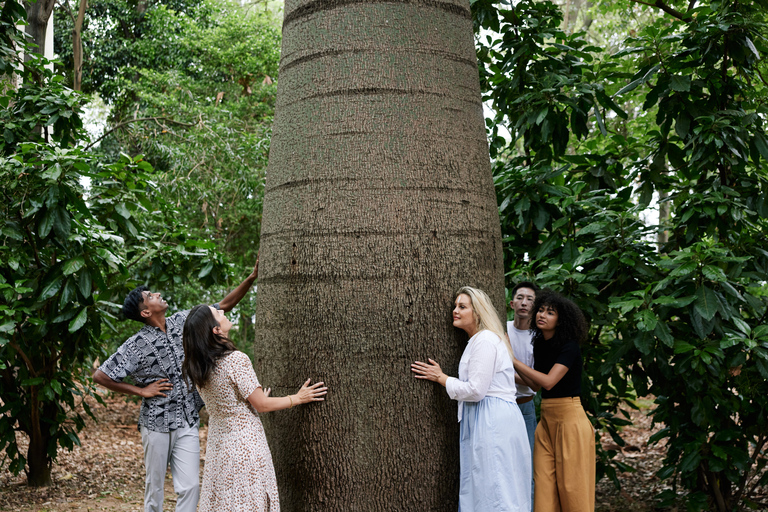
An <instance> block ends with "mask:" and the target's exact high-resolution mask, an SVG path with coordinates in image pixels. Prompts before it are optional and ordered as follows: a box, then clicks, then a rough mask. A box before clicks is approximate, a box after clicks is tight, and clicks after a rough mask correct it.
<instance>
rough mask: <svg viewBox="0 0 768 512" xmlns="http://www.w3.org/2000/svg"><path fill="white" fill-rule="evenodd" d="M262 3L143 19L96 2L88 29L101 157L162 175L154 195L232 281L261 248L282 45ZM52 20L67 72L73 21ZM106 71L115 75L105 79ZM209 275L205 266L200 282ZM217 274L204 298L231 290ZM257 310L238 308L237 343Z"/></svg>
mask: <svg viewBox="0 0 768 512" xmlns="http://www.w3.org/2000/svg"><path fill="white" fill-rule="evenodd" d="M267 7H268V5H267V4H266V3H260V4H258V5H240V4H239V3H234V2H209V1H197V2H181V3H180V2H175V3H174V2H172V3H167V2H165V3H149V4H146V5H143V6H141V12H140V13H139V12H138V11H137V9H139V6H137V5H136V4H135V3H130V2H129V3H120V2H115V1H113V0H109V1H107V2H103V1H100V0H95V2H92V5H90V7H89V9H88V11H86V21H85V23H84V27H85V28H84V32H83V37H84V41H85V46H86V54H87V61H88V62H87V65H86V68H85V71H84V73H85V85H84V87H85V90H86V91H91V92H94V93H99V94H100V95H101V97H103V98H104V99H105V100H107V102H108V103H109V108H110V116H109V120H108V122H107V127H106V130H105V134H104V135H103V137H102V138H100V140H99V141H98V151H99V152H100V153H103V154H105V155H106V157H107V158H109V159H115V158H118V157H119V155H120V154H121V153H126V154H129V155H137V154H142V155H144V159H145V160H146V161H147V162H149V163H151V164H152V166H153V167H154V168H155V169H156V170H157V171H158V173H157V174H156V176H155V186H156V194H157V195H158V196H159V197H162V198H163V200H167V201H168V202H170V203H172V204H174V205H175V207H176V208H178V209H180V210H182V211H183V212H184V229H185V230H186V232H187V233H189V234H190V235H192V236H194V237H196V238H198V239H201V240H206V241H209V242H212V243H214V244H216V246H217V247H218V248H219V249H220V250H221V251H223V253H225V254H226V255H227V261H229V262H230V263H231V264H232V265H233V267H232V269H230V270H231V272H229V275H233V276H241V275H244V274H247V272H249V271H250V269H251V268H252V267H253V263H254V261H255V259H256V254H257V251H258V244H259V231H260V226H261V199H262V196H263V187H264V171H265V168H266V161H267V154H268V150H269V136H270V130H271V123H272V113H273V109H274V98H275V90H276V85H275V84H274V82H275V80H276V77H277V65H278V55H279V48H280V31H279V25H278V21H277V18H276V17H275V15H274V14H273V11H272V9H271V8H269V9H268V8H267ZM57 20H59V25H60V26H61V29H60V30H59V33H60V34H61V37H59V38H58V39H57V45H56V48H57V51H59V52H60V53H61V54H62V56H63V62H64V66H63V67H62V70H63V71H67V70H69V69H71V65H72V55H71V45H70V42H69V39H68V37H69V34H70V32H71V31H70V30H69V23H70V21H69V19H68V18H64V17H60V18H57ZM105 20H109V22H106V21H105ZM120 26H125V27H130V30H128V31H127V32H126V31H123V30H119V27H120ZM126 33H129V34H130V37H127V36H126V35H125V34H126ZM99 70H101V71H99ZM67 72H69V71H67ZM103 73H109V74H111V75H112V77H113V78H112V79H110V80H106V81H101V78H102V77H103V76H104V75H103ZM94 74H95V75H98V76H94ZM89 76H92V78H93V80H92V79H91V78H88V77H89ZM146 220H147V221H148V222H154V221H153V219H152V218H151V217H150V218H149V219H146ZM216 269H217V267H216V266H215V265H213V264H211V265H207V266H204V267H203V269H202V270H201V274H202V276H201V277H204V276H205V275H206V273H207V272H216ZM214 277H215V278H216V280H217V281H218V282H219V283H220V284H219V285H217V286H215V287H214V289H211V290H207V292H209V293H210V294H211V296H216V295H217V294H219V292H223V291H224V290H225V289H226V288H227V286H232V285H233V284H234V283H229V282H227V281H226V280H223V279H221V278H222V276H214ZM163 284H164V286H165V287H166V288H165V291H166V292H170V293H172V295H173V297H174V299H175V300H177V301H178V302H180V303H184V304H186V303H188V302H189V301H190V300H192V298H194V297H198V296H199V295H200V290H199V289H198V288H197V287H196V286H194V285H191V284H189V283H186V282H184V281H183V280H179V279H176V280H171V281H168V282H165V283H163ZM253 310H254V298H253V297H252V296H249V297H246V299H245V300H244V301H243V302H242V303H241V304H240V305H239V306H238V308H237V310H236V311H235V314H236V315H237V316H236V317H235V318H233V320H235V321H236V323H237V327H238V329H237V330H236V331H233V333H232V334H233V337H234V339H235V341H236V343H238V344H240V346H245V345H244V343H245V341H244V340H245V339H246V338H248V339H250V340H251V341H252V339H253V331H252V315H253Z"/></svg>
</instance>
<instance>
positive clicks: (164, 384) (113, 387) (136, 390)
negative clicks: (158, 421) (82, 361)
mask: <svg viewBox="0 0 768 512" xmlns="http://www.w3.org/2000/svg"><path fill="white" fill-rule="evenodd" d="M93 381H94V382H95V383H96V384H98V385H100V386H103V387H105V388H107V389H108V390H110V391H114V392H115V393H123V394H125V395H135V396H140V397H142V398H152V397H155V396H166V394H165V393H163V391H168V390H170V389H172V388H173V385H172V384H171V383H170V382H168V379H159V380H156V381H155V382H153V383H152V384H149V385H147V386H144V387H143V388H141V387H139V386H134V385H133V384H128V383H127V382H117V381H115V380H112V379H110V378H109V376H107V374H106V373H104V372H102V371H101V370H96V372H95V373H94V374H93Z"/></svg>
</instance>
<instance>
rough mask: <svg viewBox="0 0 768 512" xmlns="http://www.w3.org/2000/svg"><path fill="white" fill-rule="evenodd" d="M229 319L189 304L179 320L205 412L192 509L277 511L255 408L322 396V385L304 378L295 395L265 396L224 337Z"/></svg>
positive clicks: (188, 374) (189, 372) (188, 367)
mask: <svg viewBox="0 0 768 512" xmlns="http://www.w3.org/2000/svg"><path fill="white" fill-rule="evenodd" d="M231 327H232V323H231V322H230V321H229V320H228V319H227V317H226V316H225V315H224V312H223V311H220V310H218V309H215V308H213V307H211V306H207V305H200V306H196V307H194V308H192V310H191V311H190V312H189V316H188V317H187V321H186V323H185V324H184V334H183V340H184V354H185V356H184V363H183V366H182V370H183V373H184V375H185V378H188V379H189V380H190V381H192V383H193V384H194V385H195V386H196V387H197V389H198V391H199V392H200V395H201V396H202V397H203V400H204V401H205V406H206V408H207V410H208V415H209V418H210V419H209V427H208V446H207V450H206V457H205V469H204V472H203V488H202V491H201V493H200V502H199V506H198V512H209V511H211V512H213V511H215V512H227V511H232V512H240V511H243V512H245V511H248V512H252V511H253V512H262V511H263V512H279V510H280V498H279V496H278V493H277V481H276V479H275V469H274V467H273V465H272V456H271V454H270V452H269V446H268V445H267V438H266V436H265V435H264V428H263V427H262V425H261V420H260V419H259V415H258V413H264V412H270V411H279V410H280V409H289V408H291V407H293V406H294V405H299V404H306V403H309V402H315V401H322V400H324V398H323V396H324V395H325V394H326V393H327V388H326V387H324V386H323V383H322V382H318V383H316V384H313V385H310V380H309V379H308V380H307V381H306V382H305V383H304V385H303V386H302V387H301V389H299V391H298V392H297V393H296V394H295V395H290V396H284V397H279V398H277V397H270V396H269V389H267V391H264V390H262V388H261V384H259V381H258V379H257V378H256V374H255V373H254V371H253V366H252V365H251V361H250V359H249V358H248V356H247V355H245V354H244V353H242V352H239V351H238V350H236V349H235V347H234V345H232V342H231V341H230V340H229V338H227V334H228V333H229V330H230V328H231Z"/></svg>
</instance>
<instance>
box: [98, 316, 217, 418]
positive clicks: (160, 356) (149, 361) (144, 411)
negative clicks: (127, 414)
mask: <svg viewBox="0 0 768 512" xmlns="http://www.w3.org/2000/svg"><path fill="white" fill-rule="evenodd" d="M188 314H189V310H187V311H181V312H179V313H176V314H174V315H172V316H170V317H168V318H166V319H165V329H166V332H163V331H162V330H160V329H158V328H157V327H152V326H149V325H145V326H144V327H142V329H141V330H140V331H139V332H138V333H136V334H135V335H133V336H131V337H130V338H128V339H127V340H126V342H125V343H123V344H122V345H121V346H120V348H119V349H117V352H115V353H114V354H112V355H111V356H110V357H109V359H107V360H106V361H104V364H102V365H101V367H100V368H99V370H101V371H102V372H104V373H105V374H106V375H107V377H109V378H110V379H112V380H114V381H117V382H121V381H122V380H123V379H124V378H125V377H127V376H128V375H130V376H131V378H132V379H133V380H134V382H135V383H136V385H137V386H139V387H144V386H147V385H149V384H151V383H153V382H155V381H156V380H158V379H168V381H169V382H170V383H171V384H172V385H173V389H170V390H168V391H165V392H164V393H165V394H166V395H167V396H165V397H162V396H156V397H153V398H143V399H142V400H141V413H140V414H139V426H140V427H141V426H142V425H143V426H144V427H146V428H147V429H149V430H153V431H155V432H170V431H171V430H176V429H177V428H183V427H188V426H196V425H197V424H198V423H199V422H200V416H199V415H198V411H199V410H200V409H201V408H202V407H203V400H202V398H200V395H199V394H198V393H197V390H196V389H195V388H194V386H192V387H191V389H190V387H189V385H188V383H187V382H185V381H184V380H183V379H182V377H181V364H182V362H183V361H184V348H183V345H182V341H181V335H182V332H183V329H184V321H185V320H186V319H187V315H188Z"/></svg>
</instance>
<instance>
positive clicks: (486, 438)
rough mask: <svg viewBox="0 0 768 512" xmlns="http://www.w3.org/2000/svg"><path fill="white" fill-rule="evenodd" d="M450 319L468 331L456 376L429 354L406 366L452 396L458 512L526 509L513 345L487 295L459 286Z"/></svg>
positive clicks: (525, 447)
mask: <svg viewBox="0 0 768 512" xmlns="http://www.w3.org/2000/svg"><path fill="white" fill-rule="evenodd" d="M453 326H454V327H457V328H459V329H462V330H464V331H465V332H466V333H467V334H468V335H469V342H468V343H467V348H466V349H465V350H464V354H463V355H462V356H461V361H460V362H459V377H458V378H456V377H449V376H447V375H446V374H444V373H443V371H442V369H441V368H440V365H439V364H438V363H437V362H435V361H433V360H432V359H429V362H428V363H424V362H421V361H416V362H414V363H413V364H412V365H411V370H412V371H413V373H414V374H415V375H414V376H415V377H416V378H417V379H426V380H431V381H433V382H437V383H439V384H440V385H442V386H445V388H446V390H447V392H448V396H450V397H451V398H452V399H454V400H458V401H459V423H460V427H459V430H460V438H459V450H460V464H461V468H460V470H461V477H460V483H459V486H460V487H459V511H460V512H487V511H494V512H530V510H531V487H530V486H531V448H530V444H529V443H528V438H527V435H526V430H525V421H524V420H523V415H522V414H521V413H520V409H519V407H518V406H517V402H516V400H515V393H516V386H515V370H514V367H513V364H512V348H511V347H510V345H509V341H507V338H506V336H505V335H504V334H505V333H504V327H503V326H502V323H501V321H500V320H499V317H498V315H497V314H496V310H495V309H494V308H493V305H492V304H491V301H490V299H489V298H488V295H486V294H485V292H483V291H482V290H478V289H476V288H470V287H468V286H466V287H464V288H462V289H460V290H459V291H458V293H457V295H456V301H455V307H454V309H453Z"/></svg>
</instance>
